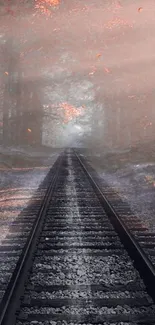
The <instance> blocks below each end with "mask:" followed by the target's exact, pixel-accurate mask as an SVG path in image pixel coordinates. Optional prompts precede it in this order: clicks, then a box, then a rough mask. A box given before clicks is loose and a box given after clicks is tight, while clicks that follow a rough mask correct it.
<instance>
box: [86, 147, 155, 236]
mask: <svg viewBox="0 0 155 325" xmlns="http://www.w3.org/2000/svg"><path fill="white" fill-rule="evenodd" d="M81 154H82V155H84V156H85V157H86V158H87V160H88V161H89V162H90V164H91V165H92V167H94V169H95V170H96V171H97V172H98V174H99V175H100V177H101V179H103V180H104V181H106V183H108V184H109V185H110V186H112V187H113V189H114V190H115V191H116V192H117V193H118V194H119V195H120V197H121V198H122V199H123V201H125V202H128V205H129V207H130V209H131V210H132V211H133V213H134V214H136V215H137V216H139V217H140V218H141V220H142V222H143V224H144V225H145V226H147V227H148V229H149V230H150V231H155V146H154V144H153V143H152V144H149V145H148V144H147V145H139V146H137V147H136V148H131V150H128V151H127V150H126V151H119V150H117V152H116V151H115V152H111V153H110V152H109V153H104V152H99V151H98V152H97V150H95V152H93V151H92V150H91V152H90V151H89V150H88V149H87V150H86V151H85V152H84V150H82V151H81Z"/></svg>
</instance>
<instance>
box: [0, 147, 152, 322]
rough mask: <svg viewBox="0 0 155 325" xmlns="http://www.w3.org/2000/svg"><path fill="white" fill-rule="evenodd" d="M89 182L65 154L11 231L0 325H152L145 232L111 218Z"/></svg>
mask: <svg viewBox="0 0 155 325" xmlns="http://www.w3.org/2000/svg"><path fill="white" fill-rule="evenodd" d="M95 177H96V176H94V175H93V170H91V168H90V167H89V166H88V165H87V164H86V163H85V162H84V160H82V159H81V158H80V157H79V156H78V155H77V154H76V153H75V152H73V151H72V150H68V151H66V152H65V153H64V154H63V155H61V156H60V158H59V159H58V161H57V162H56V163H55V164H54V166H53V168H52V169H51V171H50V173H49V174H48V175H47V177H46V179H45V181H44V182H43V184H42V185H41V187H40V189H41V190H42V195H41V197H40V199H38V200H37V202H36V201H35V199H33V200H32V202H31V204H30V205H29V207H28V208H27V210H26V209H25V211H24V212H23V214H22V216H20V217H19V219H18V221H17V224H16V225H14V226H13V227H14V231H13V232H12V235H10V236H9V238H7V239H6V241H5V244H4V246H2V249H1V250H0V260H1V263H2V270H3V267H4V270H5V274H6V279H5V281H4V283H3V284H6V285H4V286H2V287H3V290H1V292H2V294H1V305H0V325H10V324H11V325H32V324H38V325H42V324H43V325H56V324H59V325H60V324H70V325H71V324H104V325H116V324H117V325H136V324H143V325H149V324H152V325H153V324H155V303H154V301H155V290H154V288H155V270H154V266H153V264H152V263H151V261H150V260H149V259H148V258H147V255H146V254H145V253H146V252H145V250H144V249H145V243H146V246H147V243H148V238H149V235H148V236H147V230H146V229H143V230H142V229H141V228H140V226H139V225H137V224H136V223H135V224H134V220H133V225H131V223H129V222H127V223H126V224H125V222H124V219H123V218H119V216H118V214H117V213H116V212H115V210H114V209H113V208H112V206H110V204H109V203H108V201H107V200H106V198H105V197H104V196H103V195H102V193H101V190H100V188H99V186H98V184H97V183H98V181H97V178H96V179H95V181H94V178H95ZM40 189H39V190H40ZM39 190H38V196H37V194H36V197H37V198H39ZM106 190H107V192H108V187H107V188H106ZM45 192H46V195H45ZM109 192H110V191H109ZM111 193H112V194H113V192H111ZM44 197H45V199H44ZM115 203H116V202H115ZM117 203H118V202H117ZM21 224H22V225H21ZM126 225H128V228H127V227H126ZM133 227H135V228H134V234H135V236H133V234H132V228H133ZM138 227H139V228H138ZM129 228H130V229H129ZM139 231H140V232H141V233H142V237H143V242H142V243H143V245H141V246H140V245H139V242H138V240H139V239H138V240H137V238H139V237H140V235H138V232H139ZM136 236H137V237H136ZM138 236H139V237H138ZM142 246H143V247H142ZM135 266H136V267H135ZM11 269H12V270H13V273H11ZM7 270H8V272H6V271H7ZM139 272H140V273H139ZM4 278H5V277H4Z"/></svg>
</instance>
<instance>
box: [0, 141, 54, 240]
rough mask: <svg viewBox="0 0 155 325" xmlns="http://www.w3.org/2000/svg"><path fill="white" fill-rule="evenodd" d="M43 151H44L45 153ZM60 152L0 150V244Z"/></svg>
mask: <svg viewBox="0 0 155 325" xmlns="http://www.w3.org/2000/svg"><path fill="white" fill-rule="evenodd" d="M45 151H46V152H45ZM59 153H60V150H51V148H50V149H47V148H46V149H45V148H40V150H39V149H36V150H35V149H34V148H18V149H17V148H5V149H4V150H3V148H2V147H1V161H2V162H1V167H0V245H1V242H2V241H3V240H4V239H5V237H6V236H7V235H8V233H9V231H10V226H11V224H12V222H13V221H14V220H16V219H17V217H18V215H19V214H20V212H21V211H22V210H23V209H24V208H25V207H26V206H27V205H28V204H29V200H30V199H31V197H32V196H33V194H34V193H35V191H36V189H37V188H38V187H39V185H40V183H41V182H42V181H43V180H44V178H45V177H46V175H47V173H48V172H49V170H50V167H52V165H53V164H54V162H55V161H56V159H57V157H58V156H59Z"/></svg>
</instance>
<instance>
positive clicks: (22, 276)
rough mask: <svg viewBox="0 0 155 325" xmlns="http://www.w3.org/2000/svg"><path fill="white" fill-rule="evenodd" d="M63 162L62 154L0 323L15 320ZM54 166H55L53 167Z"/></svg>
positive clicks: (10, 286)
mask: <svg viewBox="0 0 155 325" xmlns="http://www.w3.org/2000/svg"><path fill="white" fill-rule="evenodd" d="M61 162H62V154H61V155H60V156H59V157H58V159H57V161H56V162H55V164H54V165H55V166H56V167H55V168H56V173H55V175H54V177H53V179H52V182H51V184H50V186H49V187H48V189H47V191H46V194H45V197H44V200H43V204H42V206H41V208H40V210H39V213H38V216H37V217H36V219H35V222H34V224H33V228H32V230H31V233H30V235H29V237H28V239H27V242H26V244H25V246H24V249H23V252H22V254H21V256H20V258H19V260H18V262H17V265H16V267H15V270H14V272H13V274H12V277H11V279H10V282H9V284H8V287H7V289H6V292H5V294H4V297H3V299H2V302H1V304H0V325H10V324H13V323H14V321H15V315H16V314H15V313H16V310H17V308H18V306H19V305H20V298H21V294H22V292H23V288H24V284H25V281H26V278H27V274H28V271H29V269H30V267H31V263H32V259H33V253H34V251H35V248H36V245H37V241H38V238H39V235H40V232H41V229H42V226H43V223H44V219H45V216H46V211H47V207H48V205H49V201H50V200H51V195H52V193H53V192H54V188H55V185H56V182H57V178H58V174H59V170H60V166H61ZM52 168H54V166H53V167H52Z"/></svg>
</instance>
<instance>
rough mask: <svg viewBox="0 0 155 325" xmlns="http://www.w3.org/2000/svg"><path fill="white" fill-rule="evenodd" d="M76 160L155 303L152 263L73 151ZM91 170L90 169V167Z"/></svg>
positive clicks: (154, 281) (154, 275) (154, 278)
mask: <svg viewBox="0 0 155 325" xmlns="http://www.w3.org/2000/svg"><path fill="white" fill-rule="evenodd" d="M73 152H74V154H75V156H76V158H77V159H78V161H79V163H80V165H81V166H82V168H83V170H84V172H85V174H86V175H87V177H88V179H89V181H90V183H91V185H92V187H93V189H94V190H95V192H96V194H97V196H98V198H99V200H100V202H101V205H102V206H103V208H104V209H105V211H106V213H107V215H108V217H109V219H110V220H111V222H112V224H113V226H114V228H115V229H116V231H117V233H118V234H119V237H120V239H121V242H122V244H123V245H124V246H125V248H126V250H127V251H128V253H129V255H130V257H131V258H132V259H133V260H134V262H135V266H136V268H137V269H138V271H139V273H140V275H141V277H142V278H143V281H144V283H145V285H146V288H147V291H148V293H149V294H150V296H151V297H152V299H153V300H154V301H155V267H154V265H153V264H152V262H151V261H150V260H149V258H148V257H147V255H146V253H145V252H144V250H143V248H142V247H141V246H140V244H139V243H138V242H137V240H136V239H135V237H134V236H133V235H132V234H131V232H130V230H129V229H128V228H127V226H126V225H125V223H124V222H123V221H122V220H121V218H120V217H119V215H118V214H117V213H116V211H115V210H114V208H113V207H112V206H111V204H110V202H109V201H108V200H107V198H106V197H105V195H104V194H103V193H102V190H101V189H100V187H99V185H98V184H97V183H96V182H95V180H94V179H93V178H92V176H91V174H90V173H89V171H88V169H87V167H86V165H85V164H84V163H83V161H82V160H84V159H82V160H81V158H80V157H79V155H78V154H77V152H76V151H75V150H73ZM91 168H92V167H91Z"/></svg>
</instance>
